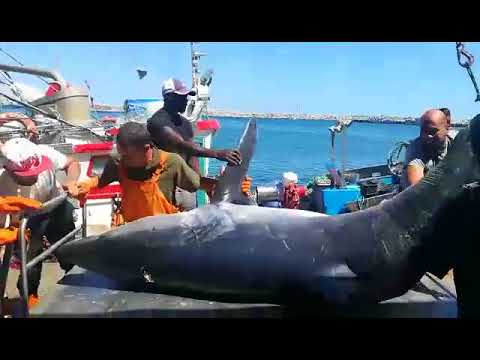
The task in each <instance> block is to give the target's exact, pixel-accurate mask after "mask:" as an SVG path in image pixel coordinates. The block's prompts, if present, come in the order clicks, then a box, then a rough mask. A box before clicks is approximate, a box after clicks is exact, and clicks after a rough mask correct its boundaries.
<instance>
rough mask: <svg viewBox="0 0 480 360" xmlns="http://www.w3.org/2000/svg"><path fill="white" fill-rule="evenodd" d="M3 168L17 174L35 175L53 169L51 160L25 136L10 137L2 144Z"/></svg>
mask: <svg viewBox="0 0 480 360" xmlns="http://www.w3.org/2000/svg"><path fill="white" fill-rule="evenodd" d="M2 153H3V156H5V158H6V160H7V163H6V164H5V166H4V167H5V169H7V170H8V171H11V172H13V173H14V174H15V175H17V176H35V175H38V174H40V173H41V172H43V171H45V170H51V169H53V164H52V161H51V160H50V159H49V158H48V157H46V156H44V155H42V153H41V152H40V149H39V148H38V146H37V145H35V144H34V143H32V142H31V141H29V140H27V139H25V138H15V139H10V140H8V141H7V142H5V144H3V146H2Z"/></svg>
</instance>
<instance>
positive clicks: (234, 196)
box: [212, 119, 257, 205]
mask: <svg viewBox="0 0 480 360" xmlns="http://www.w3.org/2000/svg"><path fill="white" fill-rule="evenodd" d="M256 144H257V122H256V120H254V119H252V120H250V121H249V122H248V124H247V127H246V128H245V131H244V132H243V136H242V138H241V139H240V144H239V151H240V154H241V155H242V163H241V164H240V166H227V167H226V169H225V171H224V173H223V174H222V175H221V176H220V177H219V179H218V183H217V186H216V187H215V194H214V196H213V198H212V202H220V201H228V202H231V203H235V204H248V205H251V204H252V203H254V202H253V200H252V199H250V198H248V197H246V196H245V195H243V193H242V190H241V183H242V181H243V179H244V178H245V176H246V175H247V172H248V167H249V166H250V160H251V159H252V157H253V154H254V152H255V146H256Z"/></svg>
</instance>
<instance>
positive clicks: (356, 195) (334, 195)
mask: <svg viewBox="0 0 480 360" xmlns="http://www.w3.org/2000/svg"><path fill="white" fill-rule="evenodd" d="M322 195H323V212H324V213H325V214H328V215H337V214H342V213H344V212H347V210H346V204H348V203H349V202H352V201H356V200H359V199H361V197H362V194H361V192H360V186H358V185H347V186H345V187H344V188H341V189H336V188H328V189H323V190H322Z"/></svg>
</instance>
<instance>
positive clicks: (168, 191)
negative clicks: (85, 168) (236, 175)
mask: <svg viewBox="0 0 480 360" xmlns="http://www.w3.org/2000/svg"><path fill="white" fill-rule="evenodd" d="M117 150H118V154H119V156H118V157H111V158H110V159H109V161H108V162H107V164H106V165H105V167H104V170H103V173H102V175H101V176H100V177H94V178H90V179H88V180H86V181H83V182H79V183H78V184H77V189H76V191H74V192H73V193H72V192H71V195H72V196H74V197H81V196H84V195H86V194H87V193H88V192H89V191H90V190H91V189H92V188H94V187H97V186H98V187H104V186H106V185H108V184H110V183H112V182H115V181H118V182H120V185H121V187H122V204H121V208H120V214H121V216H122V218H123V221H125V222H131V221H135V220H137V219H140V218H143V217H146V216H153V215H160V214H173V213H177V212H179V211H182V210H183V209H181V208H180V207H179V206H178V205H177V201H176V198H175V189H176V188H177V187H180V188H182V189H185V190H187V191H190V192H195V191H197V190H198V189H204V190H206V191H207V192H209V193H211V192H212V191H214V189H215V185H216V180H214V179H208V178H202V177H200V175H198V174H197V173H196V172H195V171H194V170H193V169H192V168H191V167H190V166H189V165H188V164H187V163H186V161H185V160H184V159H183V158H182V157H181V156H180V155H178V154H176V153H168V152H166V151H163V150H160V149H157V148H155V147H154V146H153V144H152V140H151V137H150V134H149V132H148V130H147V128H146V126H145V125H143V124H140V123H136V122H128V123H126V124H124V125H122V126H121V127H120V129H119V133H118V135H117ZM250 184H251V179H249V178H247V179H245V181H244V183H243V184H242V189H243V191H244V193H247V192H248V190H249V188H250Z"/></svg>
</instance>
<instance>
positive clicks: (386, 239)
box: [57, 115, 480, 305]
mask: <svg viewBox="0 0 480 360" xmlns="http://www.w3.org/2000/svg"><path fill="white" fill-rule="evenodd" d="M256 132H257V130H256V123H255V121H250V122H249V124H248V126H247V129H246V131H245V133H244V135H243V137H242V140H241V142H240V152H241V154H242V158H243V164H242V165H241V166H240V167H227V169H226V171H225V173H224V175H223V177H222V178H221V179H220V180H219V185H218V187H217V192H216V194H215V196H214V200H215V202H214V203H212V204H210V205H207V206H204V207H202V208H198V209H195V210H192V211H189V212H184V213H179V214H173V215H162V216H155V217H147V218H144V219H140V220H137V221H135V222H132V223H129V224H127V225H125V226H122V227H119V228H116V229H113V230H111V231H108V232H106V233H104V234H101V235H99V236H92V237H87V238H82V239H78V240H74V241H72V242H70V243H67V244H65V245H63V246H62V247H60V248H59V250H58V252H57V255H58V256H59V258H61V259H62V260H63V261H67V262H70V263H74V264H76V265H79V266H80V267H83V268H85V269H88V270H92V271H94V272H98V273H101V274H104V275H107V276H109V277H112V278H115V279H119V280H123V279H125V280H134V279H139V278H142V279H143V278H145V279H147V280H148V281H150V282H154V283H156V284H157V285H158V286H160V287H161V288H163V289H165V292H167V293H170V294H172V295H179V296H186V295H188V296H190V297H197V298H208V299H210V300H216V301H224V302H225V301H227V302H255V303H265V302H266V303H273V304H287V305H288V304H297V305H298V304H300V305H301V304H306V303H314V304H334V305H351V304H364V303H376V302H380V301H383V300H386V299H390V298H394V297H396V296H400V295H402V294H403V293H405V292H406V291H407V290H409V289H410V288H411V287H413V286H414V285H415V284H416V283H417V282H418V280H419V279H420V278H421V277H422V275H423V274H424V272H425V271H427V268H426V267H422V266H412V261H413V260H412V258H413V254H415V251H416V249H418V248H420V247H421V246H422V242H423V241H425V240H424V239H426V238H428V235H429V234H430V233H431V231H432V229H433V227H434V224H435V221H436V217H437V215H438V213H439V212H440V211H441V210H442V209H443V208H445V207H446V206H448V204H449V203H450V202H451V201H453V200H455V199H456V198H458V197H459V196H460V194H462V192H463V189H464V185H465V184H468V183H471V182H473V181H476V180H478V179H480V163H479V160H478V154H480V116H478V115H477V117H476V118H475V119H473V120H472V121H471V123H470V126H469V127H468V128H466V129H464V130H462V131H461V132H460V133H459V134H458V135H457V137H456V138H455V140H454V141H453V143H452V145H451V148H450V149H449V152H448V155H447V156H446V158H445V159H444V160H443V161H442V162H441V163H440V164H439V165H438V166H437V167H435V168H434V169H432V170H431V171H430V172H429V173H428V174H427V175H426V176H425V178H424V179H423V180H422V181H421V182H420V183H419V184H417V185H415V186H412V187H410V188H408V189H407V190H405V191H403V192H402V193H400V194H399V195H397V196H395V197H394V198H393V199H391V200H386V201H384V202H382V203H381V204H380V205H378V206H376V207H373V208H369V209H366V210H363V211H358V212H355V213H351V214H343V215H338V216H323V215H321V214H317V213H313V212H308V211H301V210H290V209H273V208H264V207H257V206H248V205H242V203H249V202H250V200H248V199H245V198H244V197H243V195H241V192H240V181H241V179H242V178H243V176H244V175H245V174H246V172H247V170H248V165H249V162H250V159H251V157H252V156H253V152H254V148H255V143H256ZM424 256H425V258H424V259H420V260H419V263H425V264H427V263H428V261H427V260H428V259H427V257H428V256H434V255H433V254H425V255H424Z"/></svg>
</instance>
